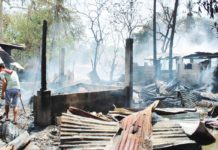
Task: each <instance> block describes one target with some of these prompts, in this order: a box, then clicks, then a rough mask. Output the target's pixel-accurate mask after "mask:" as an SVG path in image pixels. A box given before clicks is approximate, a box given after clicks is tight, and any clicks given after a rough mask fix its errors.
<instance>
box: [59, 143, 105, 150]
mask: <svg viewBox="0 0 218 150" xmlns="http://www.w3.org/2000/svg"><path fill="white" fill-rule="evenodd" d="M59 147H60V148H73V149H76V150H104V149H105V146H97V147H81V146H80V147H79V146H76V145H67V144H63V145H62V144H61V145H60V146H59Z"/></svg>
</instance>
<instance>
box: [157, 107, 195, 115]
mask: <svg viewBox="0 0 218 150" xmlns="http://www.w3.org/2000/svg"><path fill="white" fill-rule="evenodd" d="M196 111H197V109H196V108H155V112H156V113H157V114H159V115H170V114H179V113H187V112H196Z"/></svg>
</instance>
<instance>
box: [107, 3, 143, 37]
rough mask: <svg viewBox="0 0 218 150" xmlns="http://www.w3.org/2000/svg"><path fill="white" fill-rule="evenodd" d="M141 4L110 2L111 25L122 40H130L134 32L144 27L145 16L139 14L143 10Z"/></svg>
mask: <svg viewBox="0 0 218 150" xmlns="http://www.w3.org/2000/svg"><path fill="white" fill-rule="evenodd" d="M143 4H144V3H143V2H142V1H138V0H120V1H118V2H113V1H112V2H110V7H109V8H108V10H109V11H110V13H111V15H112V16H111V18H112V20H111V23H112V24H113V25H114V27H115V29H116V31H118V32H120V34H121V36H122V37H124V39H126V38H132V36H133V32H134V30H135V29H137V28H141V27H143V26H144V24H145V22H146V19H145V18H146V16H145V15H144V14H142V13H141V12H140V11H142V10H143V9H144V5H143Z"/></svg>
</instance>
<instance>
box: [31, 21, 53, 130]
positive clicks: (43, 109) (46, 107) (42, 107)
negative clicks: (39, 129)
mask: <svg viewBox="0 0 218 150" xmlns="http://www.w3.org/2000/svg"><path fill="white" fill-rule="evenodd" d="M46 34H47V21H45V20H44V21H43V33H42V60H41V89H40V91H38V92H37V97H36V99H35V101H34V122H35V123H36V124H37V125H40V126H46V125H49V124H51V100H50V99H51V91H48V90H47V83H46Z"/></svg>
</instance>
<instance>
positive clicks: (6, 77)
mask: <svg viewBox="0 0 218 150" xmlns="http://www.w3.org/2000/svg"><path fill="white" fill-rule="evenodd" d="M0 78H1V80H2V95H1V99H4V98H5V115H6V121H10V119H9V118H8V113H9V107H10V106H11V107H13V114H14V118H13V123H14V124H17V122H16V118H17V112H18V110H17V102H18V98H19V96H20V82H19V78H18V75H17V73H16V71H14V70H9V69H7V68H5V65H4V63H0ZM11 99H12V101H11Z"/></svg>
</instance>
